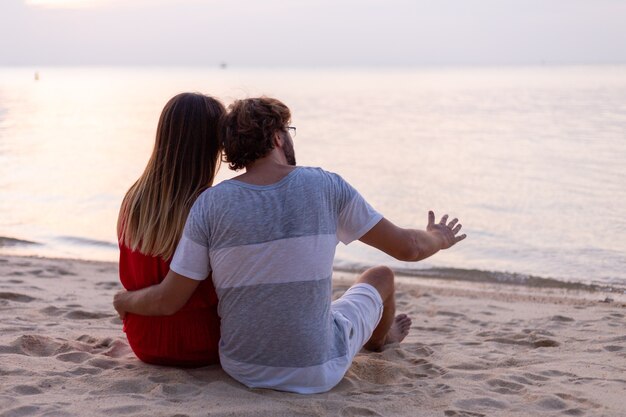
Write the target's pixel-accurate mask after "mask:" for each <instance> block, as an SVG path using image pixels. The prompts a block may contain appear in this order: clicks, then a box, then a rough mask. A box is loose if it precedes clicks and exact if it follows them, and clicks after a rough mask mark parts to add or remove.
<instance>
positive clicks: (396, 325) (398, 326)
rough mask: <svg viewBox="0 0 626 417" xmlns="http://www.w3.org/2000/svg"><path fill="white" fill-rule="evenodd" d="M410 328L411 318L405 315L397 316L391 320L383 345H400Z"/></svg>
mask: <svg viewBox="0 0 626 417" xmlns="http://www.w3.org/2000/svg"><path fill="white" fill-rule="evenodd" d="M410 328H411V318H410V317H409V316H407V315H406V314H398V315H397V316H396V317H394V319H393V324H392V325H391V328H390V329H389V332H388V333H387V337H386V338H385V345H388V344H391V343H400V342H402V341H403V340H404V338H405V337H407V335H408V334H409V329H410Z"/></svg>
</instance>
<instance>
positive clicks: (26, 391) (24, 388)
mask: <svg viewBox="0 0 626 417" xmlns="http://www.w3.org/2000/svg"><path fill="white" fill-rule="evenodd" d="M13 392H14V393H16V394H18V395H36V394H41V393H42V392H43V391H42V390H40V389H39V388H37V387H33V386H31V385H17V386H15V387H13Z"/></svg>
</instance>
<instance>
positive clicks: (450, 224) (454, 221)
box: [448, 217, 459, 229]
mask: <svg viewBox="0 0 626 417" xmlns="http://www.w3.org/2000/svg"><path fill="white" fill-rule="evenodd" d="M458 221H459V219H457V218H456V217H455V218H454V219H452V221H451V222H450V223H448V227H449V228H450V229H452V228H453V227H454V225H455V224H456V223H457V222H458Z"/></svg>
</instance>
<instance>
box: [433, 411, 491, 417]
mask: <svg viewBox="0 0 626 417" xmlns="http://www.w3.org/2000/svg"><path fill="white" fill-rule="evenodd" d="M443 414H444V415H445V416H446V417H485V415H484V414H481V413H472V412H471V411H464V410H446V411H444V412H443Z"/></svg>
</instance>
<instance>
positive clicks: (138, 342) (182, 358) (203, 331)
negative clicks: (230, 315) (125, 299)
mask: <svg viewBox="0 0 626 417" xmlns="http://www.w3.org/2000/svg"><path fill="white" fill-rule="evenodd" d="M169 266H170V261H169V260H168V261H164V260H163V259H161V258H158V257H154V256H147V255H144V254H142V253H140V252H137V251H132V250H131V249H129V248H128V247H126V246H124V245H122V244H121V243H120V279H121V281H122V285H123V286H124V288H126V289H127V290H129V291H134V290H139V289H141V288H145V287H149V286H151V285H155V284H158V283H160V282H161V281H163V279H164V278H165V276H166V275H167V273H168V272H169V269H170V267H169ZM124 332H126V337H127V338H128V343H129V344H130V347H131V348H132V350H133V352H135V355H137V357H138V358H139V359H140V360H142V361H144V362H147V363H151V364H155V365H167V366H181V367H198V366H205V365H211V364H216V363H219V356H218V347H217V345H218V342H219V339H220V319H219V316H218V315H217V295H216V293H215V288H214V287H213V283H212V282H211V279H210V278H209V279H206V280H204V281H202V282H201V283H200V285H199V286H198V288H197V289H196V291H195V292H194V293H193V295H192V296H191V298H190V299H189V301H187V304H185V305H184V306H183V308H182V309H180V310H179V311H178V312H177V313H175V314H173V315H171V316H151V317H149V316H140V315H137V314H130V313H129V314H127V315H126V317H125V318H124Z"/></svg>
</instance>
